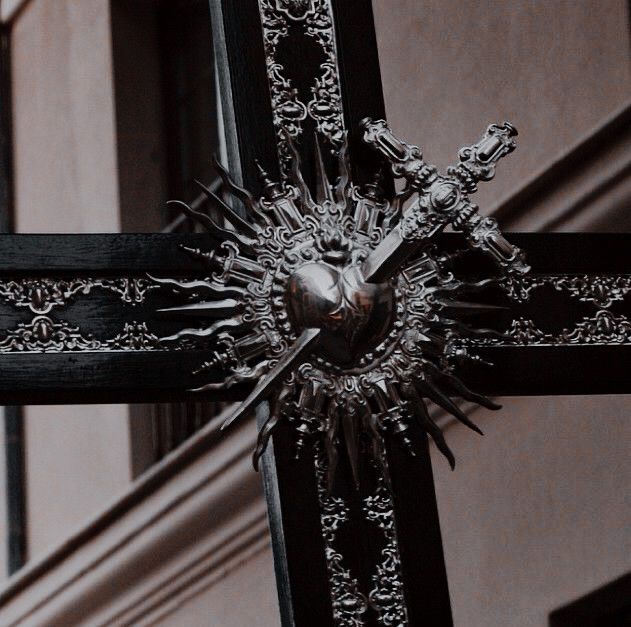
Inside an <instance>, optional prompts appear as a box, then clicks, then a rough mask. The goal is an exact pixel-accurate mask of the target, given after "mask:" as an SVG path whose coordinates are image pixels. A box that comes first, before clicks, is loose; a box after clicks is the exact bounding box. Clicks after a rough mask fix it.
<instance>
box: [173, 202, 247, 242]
mask: <svg viewBox="0 0 631 627" xmlns="http://www.w3.org/2000/svg"><path fill="white" fill-rule="evenodd" d="M167 205H177V206H178V207H179V208H180V210H181V211H183V212H184V213H185V214H186V215H187V216H189V217H190V218H192V219H193V220H195V221H196V222H198V223H199V224H201V225H202V226H203V227H204V228H205V229H206V230H207V231H208V232H209V233H210V234H211V235H212V236H213V237H216V238H217V239H219V240H230V241H231V242H234V243H235V244H238V245H239V246H242V247H244V248H247V249H249V250H252V246H253V245H254V240H252V239H251V238H249V237H245V236H243V235H240V234H239V233H237V232H236V231H231V230H229V229H224V228H223V227H221V226H219V225H218V224H217V223H216V222H215V221H214V220H213V219H212V218H211V217H210V216H207V215H206V214H205V213H202V212H201V211H195V209H193V208H191V207H189V206H188V205H187V204H186V203H185V202H182V201H181V200H168V201H167Z"/></svg>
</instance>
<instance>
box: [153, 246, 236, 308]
mask: <svg viewBox="0 0 631 627" xmlns="http://www.w3.org/2000/svg"><path fill="white" fill-rule="evenodd" d="M187 250H192V249H187ZM147 276H148V277H149V278H150V279H151V280H152V281H155V282H156V283H158V284H159V285H168V286H169V287H174V288H176V289H177V290H178V291H182V292H191V293H198V292H199V291H200V290H205V291H206V292H208V293H209V294H210V295H211V296H218V297H230V296H236V297H237V298H242V297H243V296H245V294H246V291H245V289H243V288H241V287H234V286H226V285H213V284H211V283H209V282H208V281H202V280H197V281H178V280H177V279H170V278H160V277H155V276H153V275H151V274H147Z"/></svg>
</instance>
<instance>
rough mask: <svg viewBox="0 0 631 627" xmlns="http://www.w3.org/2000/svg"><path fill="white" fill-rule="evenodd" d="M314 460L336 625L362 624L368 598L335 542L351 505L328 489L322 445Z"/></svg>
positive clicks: (316, 449)
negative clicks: (348, 505) (347, 566)
mask: <svg viewBox="0 0 631 627" xmlns="http://www.w3.org/2000/svg"><path fill="white" fill-rule="evenodd" d="M314 463H315V472H316V482H317V488H318V502H319V505H320V524H321V526H322V538H323V540H324V547H325V554H326V564H327V570H328V573H329V583H330V586H331V602H332V605H333V621H334V624H335V627H362V626H363V625H364V615H365V614H366V612H367V610H368V600H367V598H366V596H365V595H364V594H362V592H361V591H360V589H359V583H358V581H357V579H355V578H354V577H353V576H352V574H351V572H350V570H349V569H348V568H346V566H345V564H344V556H343V555H342V554H341V553H340V552H339V550H337V548H336V546H335V539H336V536H337V532H338V530H339V529H340V527H341V526H342V525H344V524H345V523H347V522H348V521H349V511H348V507H347V505H346V503H345V502H344V499H341V498H339V497H336V496H332V495H331V494H330V493H329V489H328V462H327V459H326V456H325V454H324V452H323V451H322V450H321V448H320V447H319V446H316V447H315V455H314Z"/></svg>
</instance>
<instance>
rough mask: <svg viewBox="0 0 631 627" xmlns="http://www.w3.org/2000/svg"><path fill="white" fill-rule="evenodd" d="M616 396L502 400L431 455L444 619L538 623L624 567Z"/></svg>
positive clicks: (541, 626) (625, 506) (620, 406)
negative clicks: (451, 457) (446, 609)
mask: <svg viewBox="0 0 631 627" xmlns="http://www.w3.org/2000/svg"><path fill="white" fill-rule="evenodd" d="M630 401H631V399H630V398H629V397H628V396H590V397H581V396H576V397H558V398H505V399H502V401H501V402H502V403H503V405H504V408H503V409H502V411H501V412H497V413H494V412H488V411H479V412H476V414H475V416H474V420H475V421H476V422H477V424H479V425H480V427H481V428H482V430H483V431H484V433H485V436H484V437H483V438H481V437H479V436H478V435H477V434H475V433H473V432H471V431H469V430H468V429H466V428H464V427H462V426H461V425H459V424H453V426H451V427H450V428H448V429H447V430H446V432H445V436H446V438H447V440H448V442H449V445H450V446H451V448H452V449H453V451H454V453H455V454H456V458H457V460H458V461H457V466H456V470H455V472H454V473H452V472H451V471H450V470H449V468H448V466H447V463H446V462H445V460H444V459H443V458H442V457H441V456H440V454H438V453H436V451H435V450H434V451H433V452H432V461H433V466H434V474H435V479H436V490H437V496H438V507H439V514H440V522H441V528H442V532H443V542H444V547H445V558H446V563H447V574H448V578H449V587H450V592H451V599H452V606H453V610H454V621H455V624H456V625H458V626H460V625H462V627H467V626H468V625H484V627H506V626H507V625H510V626H511V627H546V626H547V624H548V614H549V613H550V612H551V611H552V610H554V609H556V608H558V607H560V606H562V605H565V604H567V603H569V602H570V601H573V600H574V599H575V598H577V597H579V596H582V595H584V594H587V593H588V592H591V591H593V590H595V589H596V588H598V587H600V586H602V585H604V584H606V583H609V582H611V581H612V580H613V579H615V578H616V577H619V576H621V575H623V574H625V573H627V572H629V570H631V534H630V533H629V523H630V521H631V503H630V502H629V500H628V492H629V485H631V466H630V465H629V438H630V436H631V430H630V427H629V407H630V406H631V405H630Z"/></svg>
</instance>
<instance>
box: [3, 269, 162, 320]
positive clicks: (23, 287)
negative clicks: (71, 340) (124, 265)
mask: <svg viewBox="0 0 631 627" xmlns="http://www.w3.org/2000/svg"><path fill="white" fill-rule="evenodd" d="M96 288H99V289H103V290H107V291H110V292H113V293H115V294H117V295H118V296H119V298H120V299H121V300H122V301H123V302H125V303H129V304H138V303H142V302H143V301H144V298H145V295H146V293H147V292H148V291H149V290H152V289H155V288H156V285H155V284H153V283H152V282H151V281H150V280H149V279H144V278H142V279H141V278H117V279H103V278H71V279H54V278H49V277H41V278H25V279H14V280H10V281H4V280H2V281H0V299H2V300H4V301H5V302H8V303H11V304H13V305H14V306H16V307H28V308H29V309H30V310H31V311H32V312H33V313H36V314H47V313H49V312H50V311H51V310H52V309H53V308H54V307H64V306H65V305H67V304H68V302H70V300H71V299H72V298H73V297H75V296H77V295H84V296H85V295H87V294H89V293H90V292H91V291H92V290H93V289H96Z"/></svg>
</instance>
